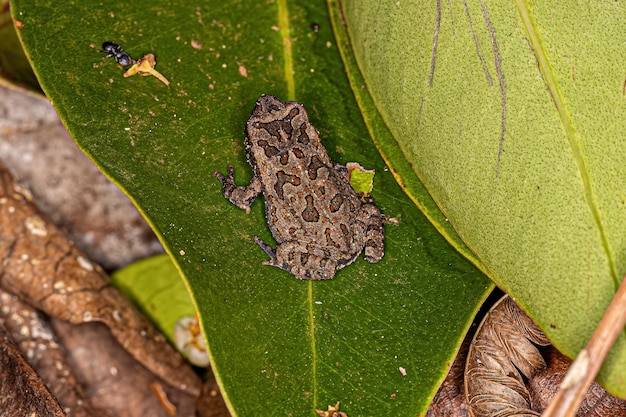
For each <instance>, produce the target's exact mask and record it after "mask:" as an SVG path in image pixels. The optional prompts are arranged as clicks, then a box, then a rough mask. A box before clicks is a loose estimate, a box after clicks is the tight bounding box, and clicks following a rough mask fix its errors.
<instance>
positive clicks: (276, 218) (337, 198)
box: [214, 95, 385, 279]
mask: <svg viewBox="0 0 626 417" xmlns="http://www.w3.org/2000/svg"><path fill="white" fill-rule="evenodd" d="M245 146H246V155H247V157H248V162H249V163H250V165H252V168H253V169H254V177H252V180H251V181H250V185H248V186H237V185H235V182H234V180H233V167H232V166H229V167H228V177H224V176H223V175H221V174H220V173H219V172H216V173H215V174H214V175H215V176H216V177H217V178H218V179H219V180H220V181H221V183H222V192H223V193H224V197H226V198H227V199H228V200H229V201H230V202H231V203H233V204H234V205H236V206H237V207H240V208H242V209H245V210H246V211H250V204H252V202H253V201H254V199H255V198H256V197H257V196H258V195H259V193H261V192H263V196H264V197H265V216H266V218H267V223H268V225H269V228H270V230H271V232H272V236H274V239H276V242H278V246H277V247H276V251H273V250H272V249H271V248H270V247H269V246H267V245H266V244H265V243H264V242H263V241H261V240H260V239H259V238H255V241H256V242H257V243H258V244H259V245H260V246H261V248H263V250H265V252H266V253H267V254H268V255H269V257H270V258H271V259H270V260H269V261H265V262H263V263H264V264H265V265H273V266H277V267H279V268H281V269H284V270H285V271H288V272H290V273H292V274H293V275H295V276H296V277H297V278H300V279H330V278H332V277H333V276H334V275H335V272H336V271H337V270H338V269H341V268H343V267H344V266H346V265H349V264H351V263H352V262H353V261H354V260H355V259H356V258H357V256H359V254H360V253H361V251H362V250H363V249H365V259H366V260H368V261H369V262H378V261H379V260H380V259H381V258H382V257H383V255H384V240H385V234H384V233H385V232H384V222H385V217H384V216H382V215H381V214H380V211H379V210H378V208H377V207H376V206H375V205H374V204H373V203H371V202H368V203H362V202H361V199H360V198H359V197H358V196H357V194H356V193H355V192H354V190H353V189H352V187H351V186H350V184H349V182H348V171H347V169H346V167H344V166H342V165H338V164H334V163H333V162H332V161H331V160H330V158H329V157H328V154H327V153H326V149H325V148H324V146H323V145H322V144H321V143H320V139H319V137H318V133H317V131H316V130H315V128H314V127H313V126H312V125H311V123H310V122H309V118H308V115H307V113H306V110H305V109H304V107H303V106H302V105H301V104H299V103H294V102H289V103H283V102H282V101H280V100H278V99H277V98H276V97H274V96H271V95H263V96H261V97H260V98H259V99H258V100H257V102H256V107H255V108H254V111H253V112H252V115H251V116H250V119H248V123H247V124H246V139H245Z"/></svg>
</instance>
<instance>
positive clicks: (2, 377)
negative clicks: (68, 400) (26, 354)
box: [0, 326, 66, 417]
mask: <svg viewBox="0 0 626 417" xmlns="http://www.w3.org/2000/svg"><path fill="white" fill-rule="evenodd" d="M0 414H1V415H2V416H47V417H66V415H65V413H63V410H61V406H60V405H59V403H58V402H57V400H56V399H55V398H54V396H53V395H52V394H51V393H50V391H49V390H48V388H47V387H46V385H45V384H44V383H43V381H42V380H41V378H39V375H37V373H36V372H35V371H34V370H33V368H31V366H30V365H29V364H28V362H26V360H25V359H24V358H23V357H22V355H21V354H20V352H19V350H18V349H17V348H16V347H15V345H14V344H13V343H12V342H11V340H10V339H9V336H8V334H7V333H6V332H5V329H4V327H3V326H0Z"/></svg>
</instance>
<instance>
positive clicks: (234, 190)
mask: <svg viewBox="0 0 626 417" xmlns="http://www.w3.org/2000/svg"><path fill="white" fill-rule="evenodd" d="M233 171H234V169H233V166H232V165H229V166H228V177H224V176H223V175H222V174H220V173H219V172H214V173H213V175H215V176H216V177H217V179H218V180H220V182H221V183H222V194H224V197H226V199H227V200H228V201H230V202H231V203H233V204H234V205H236V206H237V207H239V208H242V209H244V210H245V211H246V213H250V204H252V202H253V201H254V199H256V197H257V196H258V195H259V193H260V192H261V190H262V189H263V186H262V184H261V180H260V179H259V177H257V176H256V175H255V176H254V177H252V180H250V184H249V185H248V186H237V185H236V184H235V179H234V178H233Z"/></svg>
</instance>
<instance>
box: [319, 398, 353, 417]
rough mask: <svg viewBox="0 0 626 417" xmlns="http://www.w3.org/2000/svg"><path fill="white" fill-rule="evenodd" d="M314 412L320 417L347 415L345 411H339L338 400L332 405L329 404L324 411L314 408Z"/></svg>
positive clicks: (345, 416) (344, 416)
mask: <svg viewBox="0 0 626 417" xmlns="http://www.w3.org/2000/svg"><path fill="white" fill-rule="evenodd" d="M315 412H316V413H317V414H318V415H320V416H321V417H348V415H347V414H346V413H344V412H343V411H339V401H337V404H335V405H334V406H332V405H329V406H328V410H326V411H322V410H317V409H316V410H315Z"/></svg>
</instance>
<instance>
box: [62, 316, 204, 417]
mask: <svg viewBox="0 0 626 417" xmlns="http://www.w3.org/2000/svg"><path fill="white" fill-rule="evenodd" d="M51 324H52V328H53V329H54V331H55V333H56V334H57V337H58V339H59V342H60V343H61V344H62V345H63V346H64V347H65V349H66V350H67V352H68V353H67V359H68V362H69V363H70V365H71V366H72V369H74V372H75V373H76V376H77V378H78V379H79V381H80V382H81V384H82V385H83V386H84V389H85V392H86V395H87V397H88V398H89V399H90V401H91V402H92V404H93V406H94V407H96V408H98V409H101V410H106V415H107V416H115V417H143V416H150V417H169V416H170V414H168V412H167V410H166V409H164V408H163V404H162V401H161V398H159V397H157V396H156V395H155V393H154V391H153V389H152V388H151V384H153V383H155V382H157V383H158V381H159V380H158V379H156V378H155V376H154V374H152V373H151V372H149V371H148V370H147V369H146V368H144V367H143V366H141V365H140V364H139V363H138V362H137V361H136V360H134V358H133V357H132V356H130V355H129V354H128V352H127V351H125V350H124V349H123V348H122V347H121V346H120V345H119V343H117V342H116V341H115V339H113V337H112V336H111V332H109V331H108V329H107V328H106V327H105V326H103V325H102V324H100V323H85V324H81V325H72V324H68V323H67V322H64V321H61V320H58V319H52V320H51ZM162 388H163V391H164V393H165V395H166V398H167V400H168V401H169V402H171V403H172V404H173V405H174V406H175V408H176V411H177V414H176V415H177V416H179V417H187V416H193V415H194V409H195V402H196V397H195V396H193V395H189V394H188V393H185V392H182V391H179V390H176V389H174V388H172V387H171V386H169V385H165V384H162Z"/></svg>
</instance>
